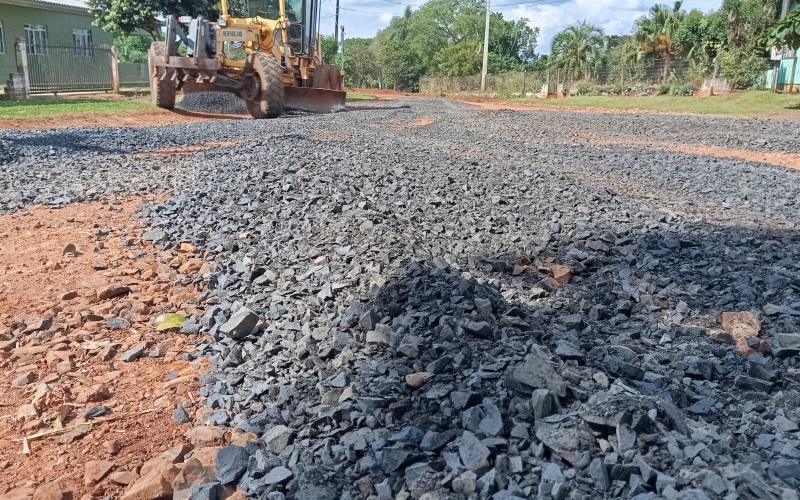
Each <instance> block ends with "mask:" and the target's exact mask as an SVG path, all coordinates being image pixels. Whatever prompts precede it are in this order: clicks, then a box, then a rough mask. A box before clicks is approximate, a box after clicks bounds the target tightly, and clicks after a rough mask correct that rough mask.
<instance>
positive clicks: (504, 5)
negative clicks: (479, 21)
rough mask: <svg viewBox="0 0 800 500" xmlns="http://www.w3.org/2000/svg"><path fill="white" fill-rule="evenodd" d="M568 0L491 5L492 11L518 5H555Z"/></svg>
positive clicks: (541, 0)
mask: <svg viewBox="0 0 800 500" xmlns="http://www.w3.org/2000/svg"><path fill="white" fill-rule="evenodd" d="M568 1H569V0H525V1H523V2H512V3H502V4H500V5H495V6H494V7H493V9H494V11H498V10H505V9H502V7H512V8H517V7H518V6H520V5H557V4H560V3H567V2H568Z"/></svg>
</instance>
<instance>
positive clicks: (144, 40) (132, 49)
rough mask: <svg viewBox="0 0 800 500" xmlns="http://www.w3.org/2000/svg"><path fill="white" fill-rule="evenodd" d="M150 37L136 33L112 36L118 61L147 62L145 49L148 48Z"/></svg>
mask: <svg viewBox="0 0 800 500" xmlns="http://www.w3.org/2000/svg"><path fill="white" fill-rule="evenodd" d="M151 42H152V39H151V38H148V37H146V36H138V35H119V36H116V37H114V48H115V49H116V50H117V57H118V58H119V60H120V62H126V63H141V62H147V51H148V50H150V43H151Z"/></svg>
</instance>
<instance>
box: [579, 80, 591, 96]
mask: <svg viewBox="0 0 800 500" xmlns="http://www.w3.org/2000/svg"><path fill="white" fill-rule="evenodd" d="M592 94H593V92H592V86H591V85H590V84H588V83H585V82H583V83H579V84H578V95H592Z"/></svg>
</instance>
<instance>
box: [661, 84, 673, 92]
mask: <svg viewBox="0 0 800 500" xmlns="http://www.w3.org/2000/svg"><path fill="white" fill-rule="evenodd" d="M671 89H672V85H671V84H669V83H662V84H661V85H659V86H658V95H667V94H669V91H670V90H671Z"/></svg>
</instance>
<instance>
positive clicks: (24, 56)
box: [14, 37, 31, 99]
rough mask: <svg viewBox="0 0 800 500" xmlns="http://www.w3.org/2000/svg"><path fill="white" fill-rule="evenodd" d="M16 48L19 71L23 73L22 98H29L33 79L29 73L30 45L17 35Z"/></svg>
mask: <svg viewBox="0 0 800 500" xmlns="http://www.w3.org/2000/svg"><path fill="white" fill-rule="evenodd" d="M14 50H15V51H16V56H17V73H19V74H21V75H22V84H23V88H22V96H21V97H22V98H23V99H27V98H29V97H30V95H31V80H30V75H29V74H28V45H27V42H26V41H25V39H24V38H22V37H17V38H16V39H15V40H14Z"/></svg>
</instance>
